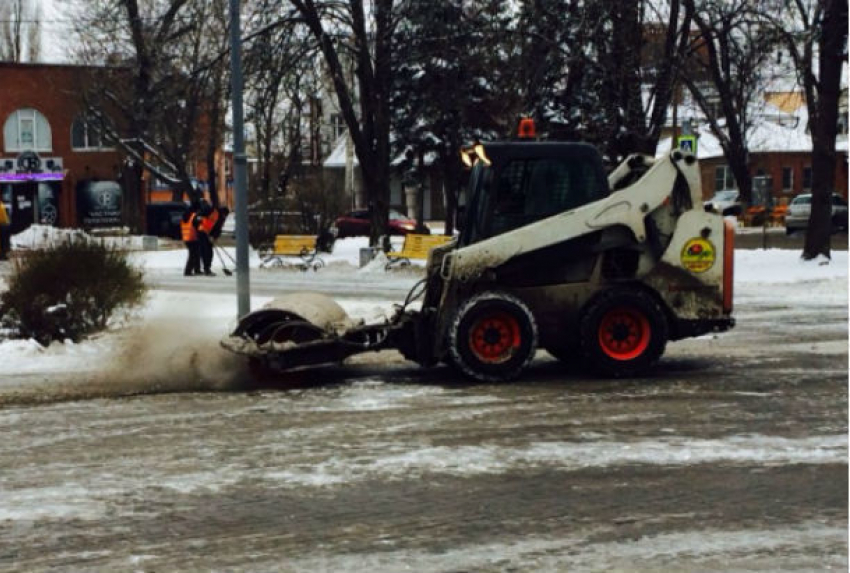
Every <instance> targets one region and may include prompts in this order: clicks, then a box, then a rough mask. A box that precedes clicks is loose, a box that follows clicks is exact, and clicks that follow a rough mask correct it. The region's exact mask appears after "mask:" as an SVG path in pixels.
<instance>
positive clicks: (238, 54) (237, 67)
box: [230, 0, 251, 318]
mask: <svg viewBox="0 0 850 573" xmlns="http://www.w3.org/2000/svg"><path fill="white" fill-rule="evenodd" d="M239 2H240V0H230V70H231V72H230V81H231V92H232V94H233V95H232V105H233V187H234V189H233V191H234V195H235V205H234V207H235V210H236V299H237V318H242V317H243V316H245V315H246V314H248V313H249V312H251V285H250V280H249V277H248V173H247V163H248V158H247V156H246V155H245V127H244V119H243V115H242V30H241V28H242V26H241V25H240V15H239Z"/></svg>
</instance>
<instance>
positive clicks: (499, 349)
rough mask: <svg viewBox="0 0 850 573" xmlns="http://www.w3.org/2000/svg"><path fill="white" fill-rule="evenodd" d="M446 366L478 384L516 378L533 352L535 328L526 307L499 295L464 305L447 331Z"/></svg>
mask: <svg viewBox="0 0 850 573" xmlns="http://www.w3.org/2000/svg"><path fill="white" fill-rule="evenodd" d="M448 346H449V347H448V357H447V360H446V361H447V362H449V363H450V364H452V365H453V366H455V367H456V368H458V369H459V370H460V371H461V372H462V373H463V374H464V375H466V376H467V377H469V378H472V379H474V380H477V381H479V382H507V381H508V380H512V379H514V378H516V377H517V376H519V374H520V373H521V372H522V371H523V370H524V369H525V367H526V366H528V364H529V363H530V362H531V360H532V359H533V358H534V353H535V351H536V350H537V325H536V324H535V322H534V316H533V315H532V314H531V311H530V310H529V309H528V307H527V306H526V305H525V303H523V302H522V301H521V300H520V299H518V298H517V297H515V296H513V295H510V294H507V293H503V292H484V293H481V294H479V295H476V296H473V297H472V298H470V299H468V300H467V301H465V302H464V303H463V304H461V305H460V307H459V308H458V310H457V313H456V314H455V317H454V320H453V321H452V324H451V325H450V327H449V345H448Z"/></svg>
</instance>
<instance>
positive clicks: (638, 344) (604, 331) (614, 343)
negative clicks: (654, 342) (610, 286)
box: [599, 308, 652, 360]
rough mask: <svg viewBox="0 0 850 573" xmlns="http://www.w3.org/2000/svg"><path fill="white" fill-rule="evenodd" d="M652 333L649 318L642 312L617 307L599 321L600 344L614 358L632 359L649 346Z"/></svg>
mask: <svg viewBox="0 0 850 573" xmlns="http://www.w3.org/2000/svg"><path fill="white" fill-rule="evenodd" d="M651 333H652V328H651V327H650V326H649V320H647V318H646V315H644V314H643V313H642V312H640V311H637V310H634V309H631V308H615V309H613V310H610V311H608V312H607V313H606V314H605V316H603V317H602V322H600V323H599V346H600V348H602V351H603V352H604V353H605V354H607V355H608V356H609V357H611V358H613V359H614V360H632V359H634V358H637V357H638V356H640V355H641V354H642V353H643V352H644V351H645V350H646V347H647V346H649V339H650V334H651Z"/></svg>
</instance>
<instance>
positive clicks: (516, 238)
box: [222, 140, 734, 382]
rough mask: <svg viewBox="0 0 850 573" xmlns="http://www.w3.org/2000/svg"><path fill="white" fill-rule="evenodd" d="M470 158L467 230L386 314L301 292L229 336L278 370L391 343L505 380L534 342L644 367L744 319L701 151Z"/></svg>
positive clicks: (490, 148) (626, 367) (623, 367)
mask: <svg viewBox="0 0 850 573" xmlns="http://www.w3.org/2000/svg"><path fill="white" fill-rule="evenodd" d="M463 155H464V160H465V162H466V163H467V164H471V165H472V172H471V173H470V183H469V199H470V200H469V203H468V207H467V211H466V214H465V223H464V224H463V225H462V230H461V232H460V236H459V237H458V238H457V239H456V240H454V241H452V242H450V243H449V244H447V245H445V246H442V247H438V248H436V249H434V250H432V251H431V254H430V256H429V259H428V263H427V266H426V276H425V278H424V279H423V281H422V282H421V283H420V284H419V285H417V287H414V289H413V290H412V291H411V293H410V294H409V295H408V297H407V298H408V300H406V301H405V304H404V305H403V306H402V307H401V308H400V309H399V310H398V312H397V313H396V314H395V315H394V316H393V317H392V319H390V320H389V321H388V322H387V323H385V324H353V323H352V321H351V320H349V319H348V317H347V316H346V314H345V312H344V311H343V310H342V308H341V307H340V306H339V305H337V304H336V303H335V302H334V301H332V300H331V299H329V298H328V297H325V296H323V295H318V294H303V293H302V294H291V295H286V296H283V297H280V298H278V299H275V300H273V301H272V302H270V303H269V304H268V305H267V306H266V307H264V308H262V309H260V310H257V311H255V312H253V313H251V314H248V315H247V316H245V317H244V318H243V319H242V320H241V321H240V323H239V324H238V326H237V328H236V330H235V331H234V332H233V333H232V334H231V335H230V336H228V337H227V338H225V339H224V340H223V341H222V345H223V346H224V347H225V348H228V349H230V350H232V351H234V352H237V353H240V354H243V355H245V356H247V357H248V359H249V360H250V362H251V364H252V365H253V366H256V367H257V368H259V369H262V370H271V371H285V370H290V369H294V368H301V367H305V366H309V365H316V364H327V363H334V362H339V361H342V360H344V359H345V358H347V357H348V356H351V355H353V354H358V353H361V352H367V351H376V350H384V349H388V348H395V349H397V350H399V351H400V352H401V353H402V354H403V355H404V356H405V357H406V358H407V359H409V360H413V361H415V362H417V363H419V364H421V365H423V366H431V365H434V364H436V363H438V362H441V361H443V362H446V363H449V364H451V365H453V366H454V367H456V368H457V369H458V370H460V371H461V372H462V373H463V374H465V375H466V376H468V377H471V378H473V379H475V380H479V381H485V382H501V381H507V380H511V379H513V378H516V377H517V376H519V375H520V373H521V372H522V371H523V370H524V369H525V368H526V366H528V364H529V363H530V362H531V360H532V359H533V358H534V354H535V352H536V350H537V349H538V347H542V348H544V349H546V350H547V351H548V352H549V353H551V354H552V355H553V356H555V357H557V358H558V359H560V360H563V361H568V362H572V361H577V360H583V361H586V362H588V363H589V364H590V365H591V366H592V367H593V368H595V370H596V371H598V372H599V373H600V374H602V375H604V376H615V377H622V376H636V375H639V374H642V373H644V372H646V371H647V370H648V369H650V368H651V367H652V366H653V365H654V364H655V363H656V362H657V360H658V359H659V357H660V356H661V355H662V353H663V352H664V348H665V345H666V344H667V341H668V340H678V339H681V338H686V337H692V336H698V335H702V334H705V333H708V332H714V331H723V330H727V329H729V328H731V327H732V326H733V325H734V319H733V318H732V316H731V313H732V271H733V238H734V230H733V228H732V226H731V224H729V223H727V222H725V221H724V220H723V218H722V217H721V216H720V215H717V214H714V213H707V212H705V211H704V209H703V201H702V192H701V185H700V173H699V167H698V164H697V161H696V158H695V157H694V156H693V155H691V154H689V153H685V152H681V151H678V150H675V151H672V152H671V153H670V154H668V155H667V156H665V157H663V158H660V159H657V160H656V159H653V158H649V157H645V156H641V155H634V156H631V157H629V158H628V159H627V160H626V161H624V162H623V163H622V164H621V165H620V166H619V167H617V169H615V170H614V171H613V172H612V173H611V174H610V175H609V176H608V177H606V176H605V173H604V170H603V167H602V162H601V158H600V156H599V153H598V152H597V151H596V149H595V148H593V147H591V146H589V145H586V144H581V143H558V142H539V141H522V140H520V141H506V142H494V143H488V144H484V145H481V144H478V145H476V146H475V147H474V148H470V149H469V150H464V152H463ZM423 296H424V298H423V300H422V305H421V308H420V309H419V310H410V309H408V308H407V307H408V304H409V303H410V302H411V299H415V298H419V297H423Z"/></svg>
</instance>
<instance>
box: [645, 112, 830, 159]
mask: <svg viewBox="0 0 850 573" xmlns="http://www.w3.org/2000/svg"><path fill="white" fill-rule="evenodd" d="M762 117H763V119H761V120H758V121H757V122H756V124H755V125H754V127H753V128H752V129H751V130H750V131H749V133H748V136H747V143H748V148H749V151H750V153H783V152H784V153H792V152H801V153H809V152H811V151H812V137H811V135H810V134H809V133H808V132H807V127H808V123H809V114H808V111H807V109H806V108H805V106H804V107H802V108H800V109H799V110H798V111H797V112H796V113H795V114H788V113H785V112H783V111H782V110H779V109H776V110H775V111H773V110H771V113H768V114H765V115H763V116H762ZM790 118H793V119H795V120H796V121H789V119H790ZM696 135H697V137H698V139H697V158H698V159H712V158H716V157H722V156H723V148H722V147H721V146H720V141H719V140H718V139H717V137H715V136H714V134H713V133H711V130H710V129H709V128H708V125H706V124H701V125H700V126H699V127H698V128H697V130H696ZM835 149H836V151H844V152H846V151H847V136H846V135H839V136H838V139H837V140H836V142H835ZM669 151H670V138H669V137H666V138H664V139H662V140H661V141H659V142H658V148H657V151H656V156H661V155H664V154H666V153H668V152H669Z"/></svg>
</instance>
